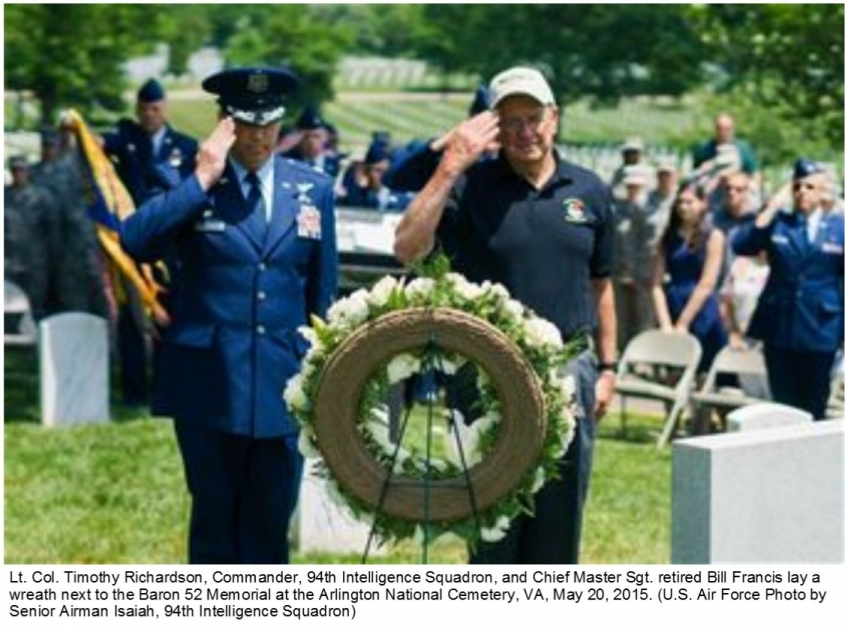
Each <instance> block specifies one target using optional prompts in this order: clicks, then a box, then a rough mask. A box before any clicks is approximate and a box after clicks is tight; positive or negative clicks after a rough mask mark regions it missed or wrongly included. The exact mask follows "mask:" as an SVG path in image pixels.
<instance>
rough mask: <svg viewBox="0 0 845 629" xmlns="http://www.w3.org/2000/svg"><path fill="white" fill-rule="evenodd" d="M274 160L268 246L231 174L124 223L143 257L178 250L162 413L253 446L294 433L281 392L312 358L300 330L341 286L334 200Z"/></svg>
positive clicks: (287, 163) (293, 166) (298, 168)
mask: <svg viewBox="0 0 845 629" xmlns="http://www.w3.org/2000/svg"><path fill="white" fill-rule="evenodd" d="M273 159H275V160H276V162H275V166H274V177H275V180H274V193H273V194H274V201H273V214H272V218H271V221H270V225H269V227H268V228H267V231H266V234H265V235H264V236H263V238H262V234H261V233H259V232H258V231H257V227H256V226H255V224H254V223H253V222H252V221H251V220H250V219H251V216H252V214H254V213H250V212H249V210H248V207H247V204H246V201H245V200H244V198H243V195H242V193H241V189H240V184H239V182H238V181H237V179H236V175H235V174H234V171H233V170H232V169H231V166H229V167H227V169H226V171H225V172H224V175H223V177H222V178H221V179H220V181H218V183H217V184H215V185H214V186H213V187H212V188H211V189H210V190H209V191H208V193H204V192H203V191H202V189H201V187H200V185H199V182H198V180H197V178H196V177H195V176H191V177H189V178H187V179H185V180H184V181H183V182H182V183H180V184H179V185H178V186H177V187H176V188H173V189H172V190H170V191H168V192H167V193H165V194H162V195H159V196H156V197H154V198H152V199H150V200H149V201H148V202H147V203H145V204H144V206H143V207H141V209H140V210H139V211H138V212H136V213H135V214H134V215H132V216H131V217H129V218H128V219H127V220H126V221H124V223H123V224H122V226H121V238H122V244H123V246H124V248H125V249H126V251H128V252H129V253H130V254H131V255H132V256H133V257H135V258H136V259H137V260H139V261H149V260H154V259H156V258H158V257H161V255H162V253H163V252H164V251H165V250H172V251H173V252H174V254H175V255H176V256H177V257H178V259H179V263H180V266H181V280H180V286H179V290H178V291H177V293H176V297H175V299H174V303H173V305H172V309H171V315H172V323H171V324H170V325H169V326H168V327H167V328H166V329H165V332H164V337H163V347H162V355H161V357H160V358H161V359H160V361H159V363H158V377H157V383H156V393H155V398H154V410H155V411H156V412H158V413H161V414H164V415H169V416H173V417H175V418H176V419H177V420H184V421H192V422H199V423H203V424H204V425H206V426H210V427H213V428H215V429H218V430H221V431H224V432H231V433H235V434H241V435H251V436H254V437H275V436H289V435H292V434H294V433H295V431H296V424H295V421H294V420H293V419H292V418H291V416H290V415H289V413H288V411H287V408H286V407H285V404H284V401H283V399H282V393H283V391H284V387H285V384H286V383H287V380H288V379H289V378H290V377H291V376H293V375H294V374H295V373H296V372H297V371H298V369H299V363H300V359H301V358H302V356H303V355H304V354H305V352H306V351H307V349H308V347H307V342H306V341H305V339H304V338H303V337H302V336H301V335H300V334H299V333H298V332H297V327H298V326H301V325H305V324H306V323H308V321H309V315H310V314H312V313H313V314H317V315H320V316H323V315H324V314H325V312H326V310H327V308H328V306H329V303H330V301H331V300H332V298H333V296H334V292H335V288H336V286H337V268H338V263H337V246H336V239H335V218H334V197H333V192H332V182H331V180H330V179H329V178H328V177H326V176H325V175H323V174H322V173H319V172H317V171H316V170H315V169H313V168H311V167H309V166H307V165H305V164H302V163H299V162H294V161H291V160H287V159H284V158H282V157H279V156H276V157H274V158H273Z"/></svg>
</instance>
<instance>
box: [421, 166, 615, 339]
mask: <svg viewBox="0 0 845 629" xmlns="http://www.w3.org/2000/svg"><path fill="white" fill-rule="evenodd" d="M556 159H557V169H556V171H555V173H554V175H553V176H552V178H551V179H550V180H549V181H548V182H547V183H546V185H545V186H543V188H542V189H540V190H536V189H535V188H534V187H533V186H531V185H530V184H529V183H528V182H527V181H526V180H525V179H523V178H522V177H521V176H519V175H518V174H517V173H516V172H515V171H514V170H513V169H512V168H511V166H510V164H509V163H508V162H507V160H506V159H505V158H504V157H499V158H498V159H494V160H490V161H487V162H482V163H478V164H476V165H475V166H473V167H472V168H471V169H470V170H469V171H467V173H466V175H465V176H464V177H462V178H461V180H460V181H459V182H458V184H457V185H456V186H455V188H454V189H453V191H452V195H451V198H450V199H449V202H448V203H447V205H446V209H445V211H444V213H443V218H442V219H441V221H440V225H439V226H438V231H437V235H438V239H439V240H440V243H441V245H442V246H443V248H444V250H445V251H446V253H447V254H448V255H449V257H450V259H451V260H452V265H453V268H454V270H455V271H457V272H459V273H462V274H463V275H465V276H466V277H467V278H468V279H469V280H470V281H473V282H482V281H484V280H490V281H492V282H499V283H501V284H503V285H504V286H505V287H506V288H507V289H508V290H509V291H510V293H511V295H512V296H513V297H515V298H516V299H518V300H520V301H521V302H522V303H523V304H525V305H526V306H528V307H529V308H531V309H532V310H534V311H535V312H536V313H537V314H539V315H540V316H542V317H544V318H546V319H548V320H550V321H552V322H553V323H555V324H556V325H557V326H558V328H559V329H560V331H561V333H562V334H563V335H564V338H571V337H572V336H574V335H575V334H577V333H578V332H582V331H587V332H593V331H594V330H595V329H596V326H597V317H596V308H595V301H594V298H593V294H592V290H591V282H590V280H591V279H594V278H606V277H609V276H610V274H611V271H612V265H613V238H614V226H613V209H612V205H611V199H610V195H609V191H608V188H607V186H605V185H604V183H603V182H602V181H601V180H600V179H599V177H598V176H597V175H596V174H595V173H593V172H591V171H589V170H586V169H584V168H581V167H579V166H576V165H574V164H572V163H570V162H567V161H565V160H563V159H559V158H556Z"/></svg>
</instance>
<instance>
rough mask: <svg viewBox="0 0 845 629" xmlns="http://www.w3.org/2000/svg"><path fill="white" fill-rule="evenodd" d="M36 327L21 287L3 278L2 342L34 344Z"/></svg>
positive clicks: (30, 308)
mask: <svg viewBox="0 0 845 629" xmlns="http://www.w3.org/2000/svg"><path fill="white" fill-rule="evenodd" d="M36 340H37V328H36V326H35V320H34V319H33V318H32V307H31V306H30V304H29V298H28V297H27V296H26V293H25V292H24V291H23V289H22V288H21V287H20V286H18V285H17V284H15V283H14V282H9V281H8V280H5V281H4V282H3V344H4V345H35V343H36Z"/></svg>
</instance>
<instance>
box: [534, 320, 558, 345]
mask: <svg viewBox="0 0 845 629" xmlns="http://www.w3.org/2000/svg"><path fill="white" fill-rule="evenodd" d="M525 338H526V340H527V341H528V343H529V344H530V345H533V346H535V347H543V346H545V345H551V346H553V347H562V346H563V338H562V337H561V335H560V330H558V329H557V326H556V325H554V324H553V323H551V322H549V321H546V320H545V319H542V318H540V317H532V318H530V319H529V320H528V321H526V322H525Z"/></svg>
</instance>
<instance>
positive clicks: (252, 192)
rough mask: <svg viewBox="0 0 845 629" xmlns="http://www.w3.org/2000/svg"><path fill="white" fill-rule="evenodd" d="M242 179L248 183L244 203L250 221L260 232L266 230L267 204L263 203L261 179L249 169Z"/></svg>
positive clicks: (262, 232)
mask: <svg viewBox="0 0 845 629" xmlns="http://www.w3.org/2000/svg"><path fill="white" fill-rule="evenodd" d="M244 180H245V181H246V182H247V183H248V184H249V195H248V196H247V198H246V204H247V207H248V208H249V211H250V215H251V216H250V221H251V222H252V224H253V225H254V226H255V228H256V229H257V230H258V232H259V233H260V234H262V235H263V234H264V232H266V231H267V206H266V204H265V203H264V195H263V194H261V180H260V179H259V178H258V175H257V174H256V173H255V172H254V171H251V172H249V173H247V175H246V177H244Z"/></svg>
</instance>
